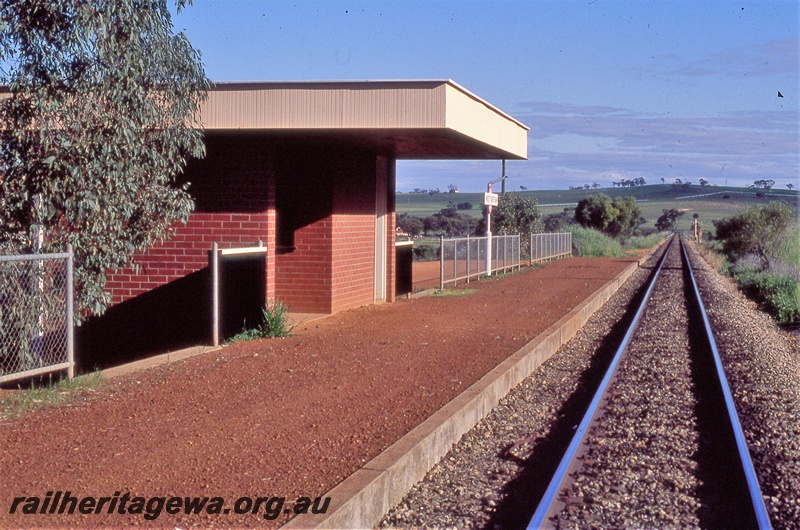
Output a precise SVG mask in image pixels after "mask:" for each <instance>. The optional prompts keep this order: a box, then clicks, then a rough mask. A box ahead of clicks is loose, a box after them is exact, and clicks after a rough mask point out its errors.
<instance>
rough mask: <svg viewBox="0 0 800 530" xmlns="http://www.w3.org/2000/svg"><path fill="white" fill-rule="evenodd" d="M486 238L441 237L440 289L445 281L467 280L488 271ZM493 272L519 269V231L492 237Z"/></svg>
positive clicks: (454, 282) (446, 282)
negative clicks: (514, 233) (513, 233)
mask: <svg viewBox="0 0 800 530" xmlns="http://www.w3.org/2000/svg"><path fill="white" fill-rule="evenodd" d="M486 243H487V238H486V237H457V238H451V239H444V238H441V244H440V249H441V250H440V253H439V260H440V265H441V267H440V274H439V284H440V288H444V286H445V284H448V283H453V284H456V283H458V282H462V281H463V282H467V283H469V282H470V280H472V279H474V278H479V277H480V276H482V275H484V274H486V273H487V270H488V268H489V264H487V263H486V259H487V258H486ZM491 249H492V250H491V252H492V260H491V272H505V271H508V270H513V269H518V268H520V238H519V234H516V235H509V236H494V237H492V246H491Z"/></svg>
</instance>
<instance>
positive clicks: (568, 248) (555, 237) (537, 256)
mask: <svg viewBox="0 0 800 530" xmlns="http://www.w3.org/2000/svg"><path fill="white" fill-rule="evenodd" d="M571 255H572V232H558V233H547V234H531V264H534V263H536V262H539V261H545V260H551V259H558V258H564V257H567V256H571Z"/></svg>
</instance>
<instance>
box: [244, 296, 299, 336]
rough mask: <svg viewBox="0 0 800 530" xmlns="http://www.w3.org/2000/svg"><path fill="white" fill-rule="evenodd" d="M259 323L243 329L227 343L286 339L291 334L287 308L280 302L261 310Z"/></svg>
mask: <svg viewBox="0 0 800 530" xmlns="http://www.w3.org/2000/svg"><path fill="white" fill-rule="evenodd" d="M261 317H262V318H261V323H260V324H259V325H258V326H257V327H255V328H251V329H244V330H242V331H241V332H240V333H237V334H236V335H234V336H233V337H231V338H230V339H228V342H238V341H242V340H253V339H267V338H280V337H288V336H290V335H291V334H292V330H293V329H294V325H293V324H290V322H289V320H290V319H289V308H288V307H287V306H286V304H284V303H283V302H280V301H277V300H276V301H274V302H272V303H271V304H270V303H269V302H267V304H266V305H265V306H264V307H263V308H261Z"/></svg>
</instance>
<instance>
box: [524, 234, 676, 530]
mask: <svg viewBox="0 0 800 530" xmlns="http://www.w3.org/2000/svg"><path fill="white" fill-rule="evenodd" d="M673 240H674V239H673ZM673 240H671V241H670V242H669V245H667V248H666V249H665V250H664V254H663V255H662V256H661V260H660V261H659V263H658V268H657V269H656V272H655V274H654V275H653V279H652V281H651V282H650V285H649V286H648V287H647V291H646V292H645V294H644V298H643V300H642V302H641V304H640V305H639V308H638V309H637V310H636V314H635V315H634V317H633V322H631V325H630V326H629V327H628V330H627V331H626V333H625V336H624V337H623V339H622V343H621V344H620V345H619V348H617V351H616V353H615V354H614V358H613V359H612V360H611V364H610V365H609V367H608V370H607V371H606V374H605V376H604V377H603V380H602V381H601V382H600V386H599V387H598V389H597V392H596V393H595V395H594V398H593V399H592V402H591V403H590V404H589V408H588V410H587V411H586V414H585V415H584V416H583V419H582V420H581V423H580V424H579V425H578V428H577V429H576V431H575V434H574V435H573V437H572V441H571V442H570V444H569V447H567V451H566V452H565V453H564V456H563V457H562V458H561V462H560V463H559V464H558V468H556V472H555V473H554V474H553V478H551V479H550V483H549V484H548V486H547V490H545V493H544V495H543V496H542V499H541V500H540V501H539V506H538V507H537V508H536V511H535V512H534V514H533V517H532V518H531V521H530V523H528V527H527V528H528V530H537V529H539V528H541V527H542V526H544V525H545V521H546V520H547V518H548V516H549V515H551V514H550V512H551V511H552V509H553V507H554V505H555V502H556V497H557V496H558V493H559V491H561V489H562V484H563V483H564V481H565V479H566V478H567V475H568V473H569V471H570V468H571V466H572V463H573V461H574V459H575V456H576V455H577V453H578V450H579V449H580V447H581V445H582V444H583V440H584V438H585V436H586V432H587V430H588V428H589V425H590V424H591V423H592V420H593V419H594V417H595V415H596V414H597V412H598V410H599V408H600V402H601V401H602V400H603V397H604V396H605V393H606V390H607V389H608V386H609V384H610V383H611V380H612V379H613V377H614V374H615V372H616V371H617V366H618V365H619V362H620V360H621V359H622V356H623V354H624V352H625V350H626V348H627V347H628V343H629V342H630V339H631V337H632V336H633V332H634V331H635V330H636V325H637V324H638V323H639V319H640V317H641V316H642V313H643V312H644V308H645V306H646V305H647V301H648V300H649V299H650V293H651V292H652V290H653V286H654V285H655V284H656V280H657V279H658V276H659V274H661V269H662V268H663V266H664V262H665V261H666V258H667V253H668V252H669V247H670V245H672V241H673Z"/></svg>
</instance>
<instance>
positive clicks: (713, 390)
mask: <svg viewBox="0 0 800 530" xmlns="http://www.w3.org/2000/svg"><path fill="white" fill-rule="evenodd" d="M666 526H681V527H683V526H692V527H698V526H699V527H707V528H770V527H771V526H770V520H769V517H768V515H767V510H766V507H765V504H764V500H763V497H762V494H761V491H760V488H759V485H758V481H757V480H756V475H755V472H754V470H753V464H752V462H751V460H750V455H749V452H748V449H747V446H746V444H745V441H744V434H743V433H742V429H741V426H740V423H739V419H738V417H737V415H736V411H735V408H734V406H733V400H732V398H731V395H730V390H729V388H728V383H727V381H726V380H725V376H724V371H723V370H722V364H721V362H720V359H719V354H718V352H717V348H716V343H715V340H714V337H713V334H712V333H711V330H710V326H709V323H708V319H707V317H706V315H705V309H704V307H703V303H702V300H700V297H699V295H698V294H697V288H696V284H695V281H694V278H693V276H692V270H691V267H690V266H689V261H688V257H686V255H685V251H684V250H682V243H681V242H680V240H679V239H678V238H677V237H676V238H675V239H673V241H672V242H670V245H669V246H668V248H667V250H666V251H665V252H664V256H663V258H662V260H661V262H660V263H659V265H658V267H657V270H656V272H655V273H654V275H653V280H652V283H651V284H650V286H649V287H648V288H647V291H646V293H645V296H644V300H643V301H642V303H641V306H640V308H639V309H638V310H637V312H636V315H635V316H634V319H633V323H632V324H631V326H630V328H629V329H628V331H627V332H626V333H625V336H624V338H623V341H622V344H621V345H620V346H619V348H618V349H617V352H616V354H615V355H614V358H613V359H612V361H611V363H610V366H609V368H608V371H607V372H606V375H605V376H604V378H603V379H602V381H601V383H600V386H599V388H598V390H597V393H596V394H595V396H594V398H593V399H592V401H591V403H590V404H589V408H588V410H587V412H586V414H585V415H584V417H583V420H582V421H581V423H580V424H579V425H578V426H577V428H576V429H575V435H574V436H573V438H572V441H571V443H570V444H569V446H568V448H567V450H566V452H565V454H564V456H563V458H562V460H561V463H560V464H559V466H558V468H557V469H556V471H555V473H554V475H553V477H552V479H551V480H550V483H549V485H548V487H547V490H546V491H545V493H544V495H543V496H542V499H541V501H540V503H539V505H538V507H537V508H536V511H535V513H534V515H533V517H532V519H531V520H530V523H529V525H528V528H575V527H578V528H591V527H666Z"/></svg>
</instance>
